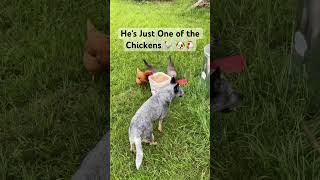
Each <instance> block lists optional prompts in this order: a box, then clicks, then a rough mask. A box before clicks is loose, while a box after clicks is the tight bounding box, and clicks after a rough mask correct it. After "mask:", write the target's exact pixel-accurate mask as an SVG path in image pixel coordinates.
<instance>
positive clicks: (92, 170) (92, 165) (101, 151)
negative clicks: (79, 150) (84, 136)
mask: <svg viewBox="0 0 320 180" xmlns="http://www.w3.org/2000/svg"><path fill="white" fill-rule="evenodd" d="M109 144H110V132H109V131H108V132H107V134H105V135H104V136H103V137H102V138H101V140H100V141H99V143H98V144H97V145H96V147H95V148H93V149H92V150H91V151H90V152H89V153H88V155H87V156H86V157H85V158H84V160H83V161H82V163H81V166H80V168H79V169H78V170H77V172H76V173H75V174H74V175H73V176H72V180H88V179H92V180H108V179H110V169H109V165H110V154H109V152H110V146H109Z"/></svg>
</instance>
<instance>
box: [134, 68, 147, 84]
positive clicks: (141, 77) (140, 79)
mask: <svg viewBox="0 0 320 180" xmlns="http://www.w3.org/2000/svg"><path fill="white" fill-rule="evenodd" d="M136 83H137V84H138V85H144V84H147V83H148V79H147V77H146V75H145V74H144V72H143V71H141V70H140V69H139V68H137V75H136Z"/></svg>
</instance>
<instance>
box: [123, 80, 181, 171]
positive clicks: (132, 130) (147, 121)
mask: <svg viewBox="0 0 320 180" xmlns="http://www.w3.org/2000/svg"><path fill="white" fill-rule="evenodd" d="M183 95H184V92H183V90H182V89H181V88H180V86H179V84H177V83H176V79H175V78H174V77H172V79H171V82H170V84H169V85H168V86H165V87H163V88H161V89H160V90H159V92H158V93H156V94H155V95H153V96H151V97H150V98H149V99H148V100H147V101H146V102H145V103H143V105H142V106H141V107H140V108H139V109H138V111H137V112H136V114H135V115H134V116H133V118H132V120H131V124H130V127H129V141H130V151H133V152H136V168H137V170H138V169H139V168H140V165H141V163H142V158H143V150H142V144H141V142H145V143H149V144H150V145H154V144H157V142H155V141H154V136H153V133H152V132H153V122H154V121H156V120H158V119H159V127H158V130H159V131H160V132H162V127H163V125H162V123H163V120H164V118H165V116H166V114H167V112H168V111H169V105H170V103H171V102H172V100H173V99H174V98H175V97H176V96H179V97H182V96H183Z"/></svg>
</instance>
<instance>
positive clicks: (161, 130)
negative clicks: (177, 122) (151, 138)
mask: <svg viewBox="0 0 320 180" xmlns="http://www.w3.org/2000/svg"><path fill="white" fill-rule="evenodd" d="M162 123H163V119H160V120H159V126H158V130H159V131H160V132H163V128H162V127H163V126H162Z"/></svg>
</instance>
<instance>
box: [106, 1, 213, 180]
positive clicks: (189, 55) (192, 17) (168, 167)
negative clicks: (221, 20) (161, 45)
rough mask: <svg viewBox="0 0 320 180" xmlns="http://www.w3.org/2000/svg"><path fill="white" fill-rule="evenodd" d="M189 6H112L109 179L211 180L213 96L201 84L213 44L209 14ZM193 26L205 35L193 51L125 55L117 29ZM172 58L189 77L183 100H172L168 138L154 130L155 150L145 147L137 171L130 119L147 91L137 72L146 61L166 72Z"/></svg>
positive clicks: (126, 3) (166, 130)
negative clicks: (207, 47)
mask: <svg viewBox="0 0 320 180" xmlns="http://www.w3.org/2000/svg"><path fill="white" fill-rule="evenodd" d="M191 4H192V2H191V1H182V0H180V1H179V0H177V1H174V2H143V3H136V2H134V1H121V0H114V1H112V2H111V16H110V18H111V23H110V27H111V30H110V34H111V62H110V63H111V65H110V67H111V72H110V73H111V87H110V90H111V122H110V123H111V124H110V128H111V179H135V178H136V179H160V178H161V179H201V178H204V179H208V177H209V158H210V156H209V144H210V143H209V128H210V127H209V126H210V124H209V122H210V118H209V114H210V113H209V91H208V88H209V87H208V86H207V84H206V83H205V82H202V81H201V80H200V72H201V68H202V63H203V48H204V46H205V45H206V44H208V43H209V41H210V37H209V34H210V33H209V32H210V29H209V25H210V17H209V16H210V12H209V9H199V10H191V11H190V10H187V8H188V7H189V6H190V5H191ZM126 27H141V28H143V27H144V28H146V27H148V28H152V27H154V28H158V27H167V28H175V27H195V28H198V27H199V28H203V29H204V33H205V36H204V38H203V39H201V40H198V41H197V46H198V49H197V50H196V51H195V52H124V49H123V41H122V40H121V39H119V38H118V34H117V31H118V29H119V28H126ZM169 55H172V57H173V59H174V62H175V66H176V68H177V72H178V76H179V77H180V78H181V77H183V76H185V77H187V78H188V80H189V83H188V84H187V85H186V86H185V87H184V90H185V93H186V94H185V96H184V97H182V98H177V99H175V100H174V102H173V104H171V106H170V111H169V114H168V116H167V117H166V123H165V126H164V133H163V134H161V133H159V132H158V130H156V128H154V130H155V131H154V132H155V138H156V141H157V142H158V145H156V146H148V145H145V144H144V145H143V149H144V159H143V163H142V166H141V168H140V169H139V171H137V170H136V168H135V155H133V154H132V153H131V152H130V151H129V147H130V146H129V140H128V127H129V124H130V121H131V118H132V117H133V116H134V114H135V112H136V111H137V110H138V108H139V107H140V106H141V105H142V104H143V102H144V101H146V100H147V99H148V98H149V97H150V96H151V92H150V89H149V87H146V88H143V87H138V86H137V85H136V83H135V74H136V69H137V67H139V68H140V69H143V68H144V64H143V62H142V59H143V58H145V59H147V60H148V61H149V62H150V63H152V64H153V65H154V66H155V67H156V68H158V69H159V70H162V71H166V66H167V59H168V56H169Z"/></svg>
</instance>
